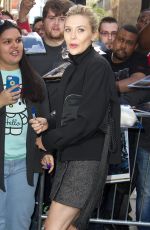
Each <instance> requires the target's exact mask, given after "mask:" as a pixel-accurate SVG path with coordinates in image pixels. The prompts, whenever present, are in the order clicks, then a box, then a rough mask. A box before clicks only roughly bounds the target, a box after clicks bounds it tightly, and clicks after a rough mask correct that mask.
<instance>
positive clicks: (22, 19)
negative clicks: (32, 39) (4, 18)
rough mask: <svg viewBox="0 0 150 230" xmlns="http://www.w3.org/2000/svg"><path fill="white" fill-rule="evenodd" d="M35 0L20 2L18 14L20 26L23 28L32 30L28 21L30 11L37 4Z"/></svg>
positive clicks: (28, 30)
mask: <svg viewBox="0 0 150 230" xmlns="http://www.w3.org/2000/svg"><path fill="white" fill-rule="evenodd" d="M35 4H36V3H35V0H22V1H21V3H20V9H19V15H18V21H17V22H18V26H19V27H20V29H22V30H26V31H27V32H31V27H30V24H29V22H28V13H29V12H30V10H31V9H32V7H33V6H34V5H35Z"/></svg>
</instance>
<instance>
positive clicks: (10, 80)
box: [6, 75, 20, 92]
mask: <svg viewBox="0 0 150 230" xmlns="http://www.w3.org/2000/svg"><path fill="white" fill-rule="evenodd" d="M18 84H19V77H18V76H10V75H8V76H7V78H6V89H9V88H11V87H12V86H14V85H18ZM19 89H20V88H19V87H17V88H15V89H13V90H12V91H11V92H17V91H19Z"/></svg>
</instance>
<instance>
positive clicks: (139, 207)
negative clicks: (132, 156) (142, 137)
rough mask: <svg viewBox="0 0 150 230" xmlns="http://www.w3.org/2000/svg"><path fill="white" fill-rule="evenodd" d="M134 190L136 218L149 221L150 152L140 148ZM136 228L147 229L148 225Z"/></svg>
mask: <svg viewBox="0 0 150 230" xmlns="http://www.w3.org/2000/svg"><path fill="white" fill-rule="evenodd" d="M136 190H137V199H136V217H137V220H140V221H142V222H150V152H148V151H147V150H145V149H142V148H139V149H138V153H137V180H136ZM138 229H139V230H148V229H150V226H149V227H143V226H139V227H138Z"/></svg>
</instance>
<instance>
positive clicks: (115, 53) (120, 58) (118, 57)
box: [113, 50, 128, 61]
mask: <svg viewBox="0 0 150 230" xmlns="http://www.w3.org/2000/svg"><path fill="white" fill-rule="evenodd" d="M113 57H114V58H115V59H117V60H119V61H125V60H126V59H127V58H128V56H127V53H126V52H124V55H120V54H119V53H118V50H117V51H114V52H113Z"/></svg>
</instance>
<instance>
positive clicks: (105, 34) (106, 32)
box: [100, 31, 117, 37]
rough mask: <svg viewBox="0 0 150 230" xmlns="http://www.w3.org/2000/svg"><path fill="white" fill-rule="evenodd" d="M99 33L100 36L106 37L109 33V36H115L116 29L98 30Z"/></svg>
mask: <svg viewBox="0 0 150 230" xmlns="http://www.w3.org/2000/svg"><path fill="white" fill-rule="evenodd" d="M100 34H101V35H102V36H104V37H108V36H109V35H110V36H111V37H115V36H116V34H117V31H112V32H111V33H109V32H108V31H102V32H100Z"/></svg>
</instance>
